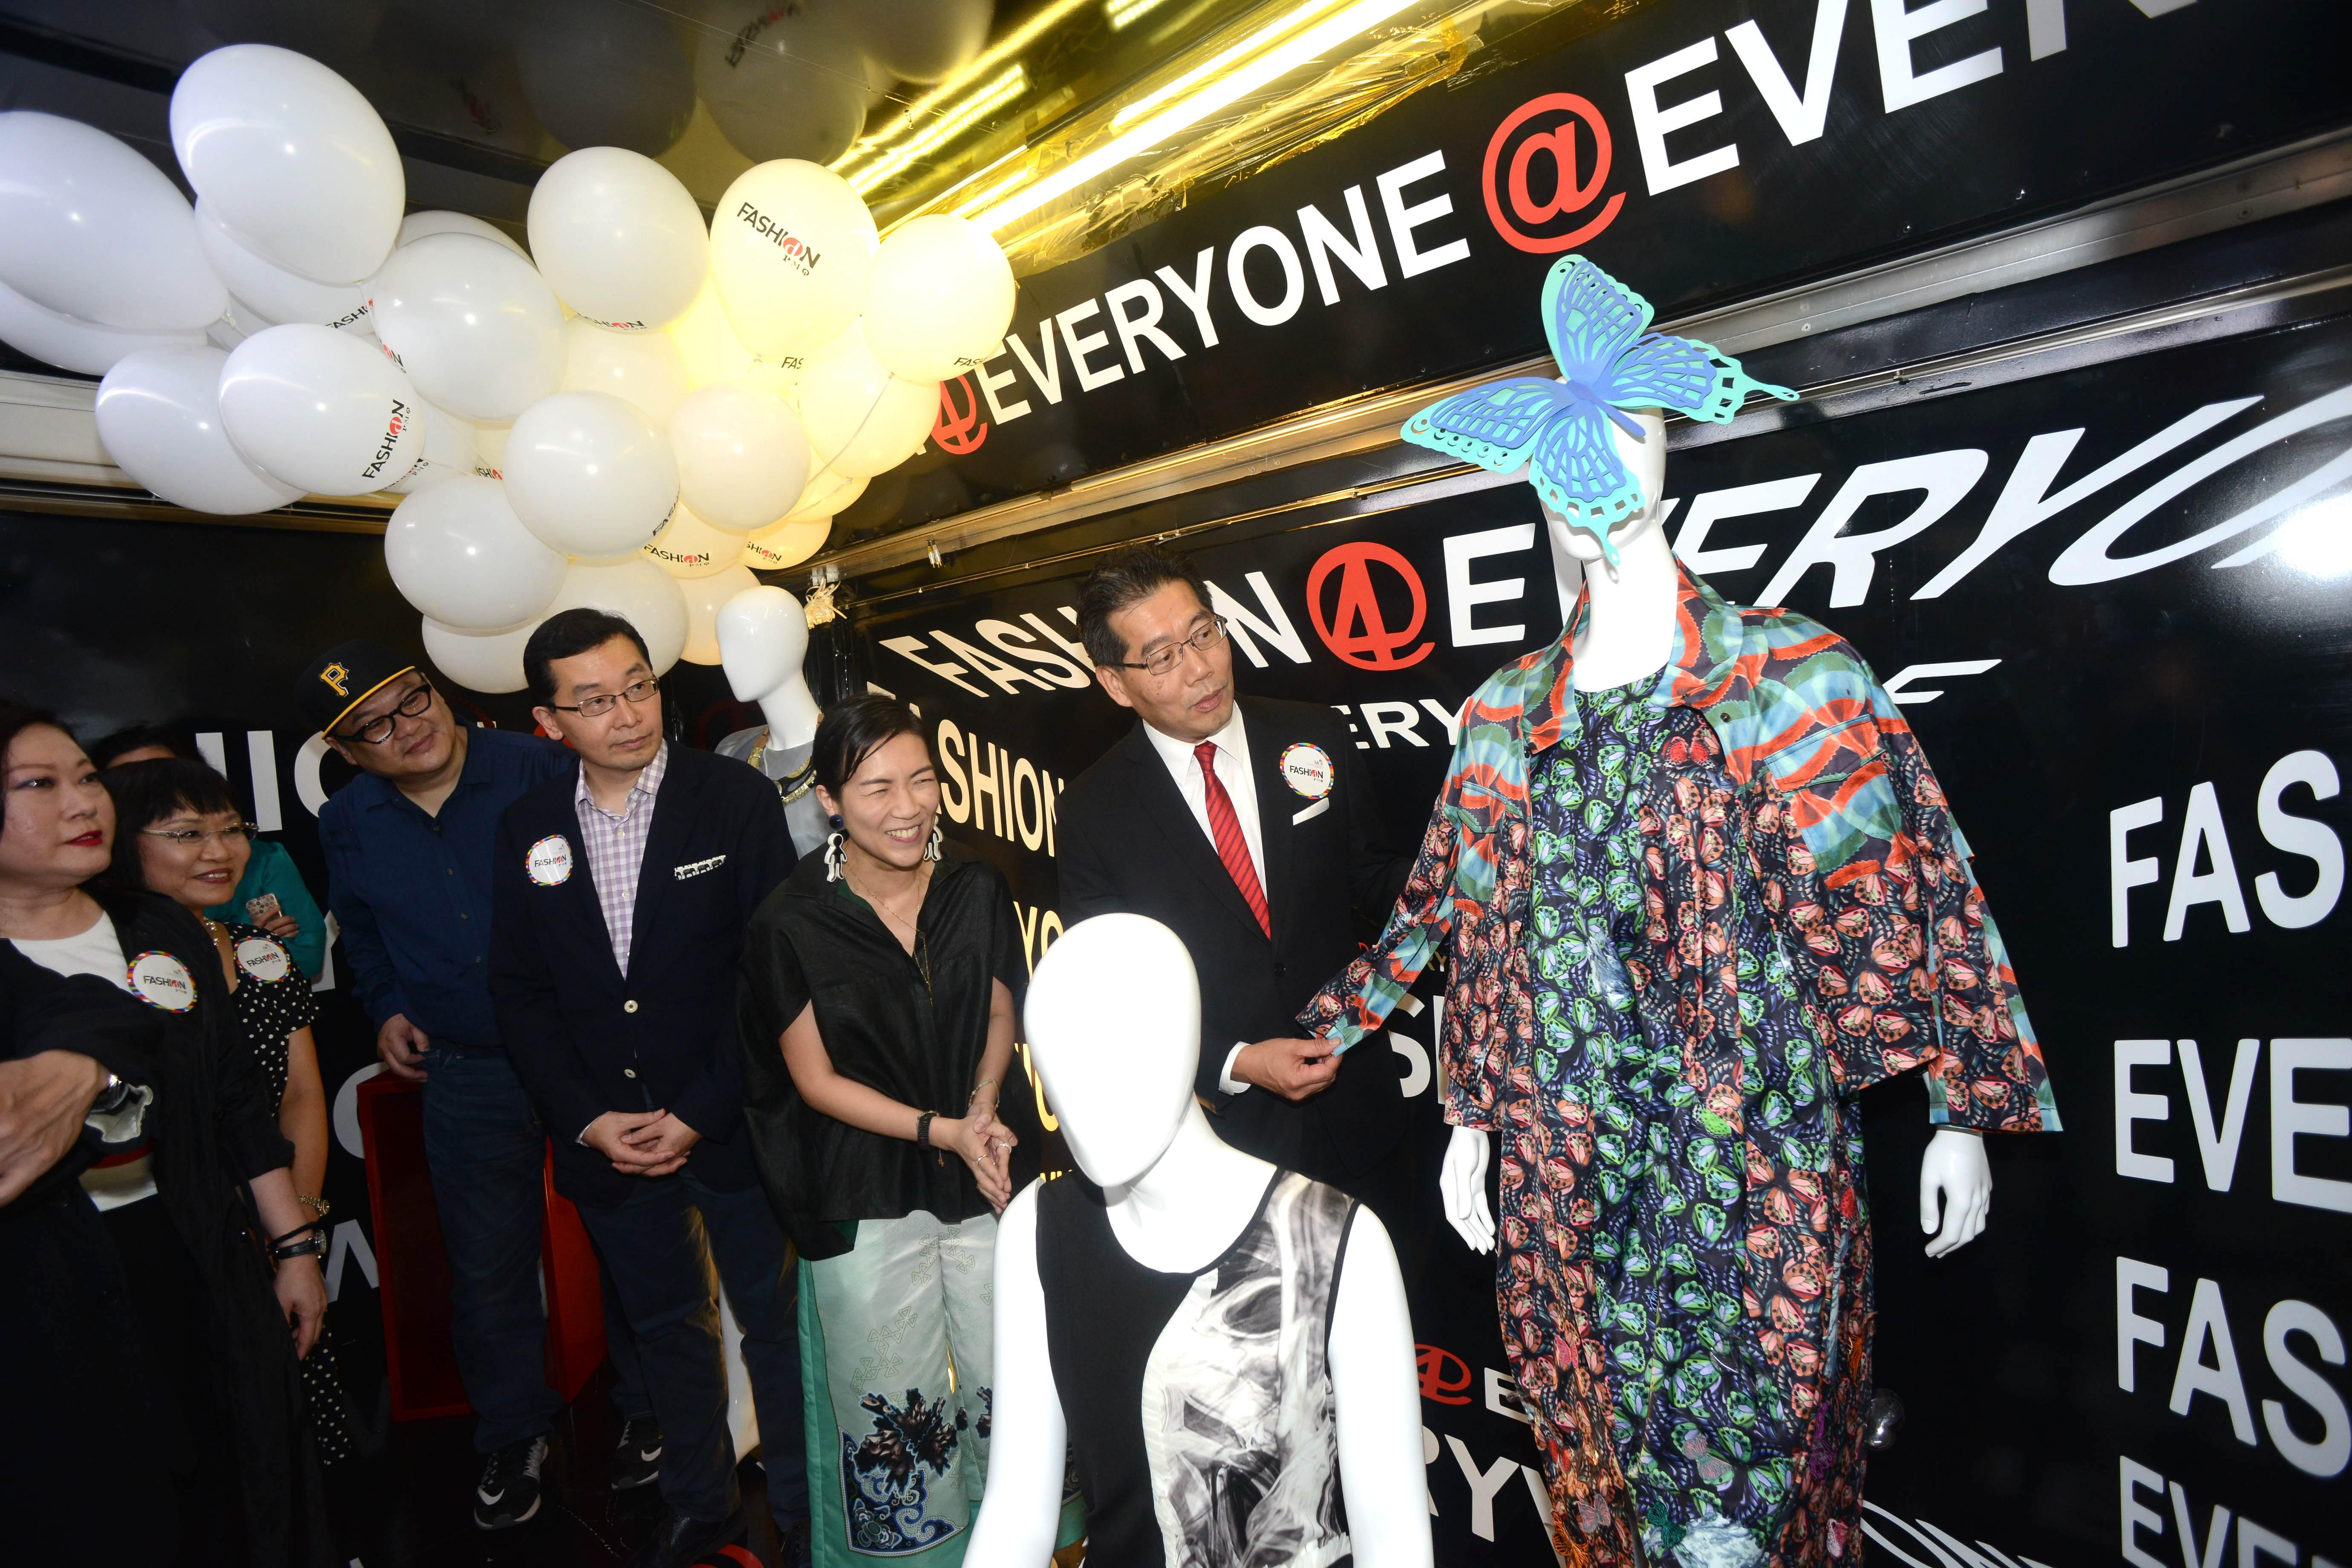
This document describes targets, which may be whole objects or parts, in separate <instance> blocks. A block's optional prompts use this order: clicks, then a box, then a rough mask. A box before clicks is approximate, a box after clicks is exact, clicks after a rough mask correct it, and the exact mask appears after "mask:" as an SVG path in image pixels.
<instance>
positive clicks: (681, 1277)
mask: <svg viewBox="0 0 2352 1568" xmlns="http://www.w3.org/2000/svg"><path fill="white" fill-rule="evenodd" d="M523 669H524V672H525V674H526V676H527V677H528V678H529V679H530V688H531V694H532V696H533V697H534V698H535V699H536V700H537V703H538V705H537V707H536V708H535V709H534V712H535V713H536V714H537V715H538V718H539V721H540V724H541V727H542V728H543V729H545V730H546V731H549V732H550V733H551V734H553V735H555V736H557V737H558V738H559V739H562V740H564V741H568V742H570V743H571V744H572V748H573V749H574V750H575V751H577V752H579V754H580V763H579V766H578V767H577V768H575V769H572V770H567V771H566V772H565V773H562V774H560V775H558V776H557V777H555V778H552V779H550V780H548V781H547V782H546V783H544V784H539V785H537V786H535V787H533V788H532V789H530V791H528V792H527V793H525V794H524V795H522V796H521V798H520V799H519V800H517V801H516V802H515V804H514V805H512V806H510V807H509V808H508V810H507V813H506V815H505V816H504V817H503V818H502V819H501V820H500V822H499V839H498V848H497V851H496V860H495V863H494V864H493V866H492V868H491V877H492V889H493V898H494V903H493V910H494V913H495V916H496V919H495V921H494V923H493V931H492V936H491V944H490V997H491V1001H492V1003H493V1004H494V1005H495V1006H496V1008H497V1012H498V1020H499V1032H500V1034H501V1036H502V1037H504V1038H505V1040H506V1042H507V1049H508V1050H509V1053H511V1055H512V1057H513V1058H514V1063H515V1068H516V1069H517V1071H518V1072H519V1073H520V1076H521V1078H522V1080H523V1084H524V1087H525V1088H526V1089H528V1090H529V1091H530V1098H531V1101H532V1104H533V1105H534V1106H535V1107H536V1108H537V1110H538V1111H539V1115H540V1119H541V1121H543V1122H545V1123H546V1126H547V1131H548V1133H549V1135H550V1137H551V1140H552V1141H553V1143H554V1148H555V1184H556V1187H557V1188H558V1190H559V1191H561V1192H562V1194H564V1196H566V1197H568V1198H570V1199H571V1200H572V1202H573V1203H575V1204H577V1205H579V1207H580V1217H581V1219H582V1221H583V1223H584V1224H585V1225H586V1226H587V1228H588V1234H589V1236H590V1237H592V1238H593V1240H594V1241H595V1243H596V1248H597V1251H598V1253H599V1254H600V1255H601V1256H602V1258H604V1266H605V1268H607V1269H609V1270H610V1271H611V1275H612V1279H613V1284H614V1289H615V1290H616V1292H617V1293H618V1295H619V1297H620V1300H621V1306H622V1310H624V1312H625V1314H626V1315H627V1318H628V1321H629V1326H630V1328H631V1329H632V1330H633V1331H635V1335H636V1338H637V1344H638V1349H639V1352H640V1353H641V1355H642V1357H643V1360H644V1365H645V1377H646V1391H647V1393H648V1394H651V1396H652V1398H653V1403H654V1410H655V1413H656V1415H659V1416H660V1418H661V1424H662V1430H663V1433H664V1435H665V1437H666V1446H665V1447H664V1450H663V1453H662V1456H661V1472H660V1483H661V1489H662V1496H663V1498H664V1500H666V1501H667V1503H668V1504H669V1507H670V1514H671V1517H670V1518H669V1519H668V1520H667V1521H664V1523H663V1525H662V1526H661V1528H660V1529H659V1530H658V1531H656V1533H655V1535H654V1537H653V1538H652V1539H651V1540H649V1541H647V1542H646V1544H645V1546H644V1547H643V1548H641V1549H640V1551H639V1552H637V1554H636V1555H635V1557H633V1558H631V1559H630V1562H631V1563H632V1564H633V1568H634V1565H638V1564H645V1565H651V1564H661V1565H663V1568H668V1565H671V1564H679V1565H683V1564H687V1563H695V1562H698V1561H699V1560H700V1559H701V1557H702V1556H703V1555H704V1554H706V1553H708V1552H713V1551H714V1550H716V1549H717V1548H719V1547H721V1546H723V1545H725V1544H727V1543H728V1542H730V1541H733V1540H735V1539H737V1538H738V1536H739V1535H740V1531H741V1530H742V1528H743V1519H742V1512H741V1503H740V1497H739V1495H738V1493H737V1489H736V1485H735V1458H736V1456H735V1452H734V1447H733V1444H732V1443H731V1441H730V1436H729V1433H728V1422H727V1377H726V1371H725V1365H724V1362H723V1360H722V1356H723V1354H724V1349H725V1347H724V1346H723V1345H722V1344H721V1343H720V1341H719V1317H718V1313H717V1311H716V1310H714V1309H713V1307H712V1305H711V1301H710V1298H709V1287H708V1285H707V1283H706V1281H707V1279H708V1277H709V1269H710V1267H711V1263H712V1261H713V1260H714V1259H715V1261H716V1263H717V1265H718V1272H719V1279H721V1280H722V1281H723V1282H724V1283H725V1285H726V1288H727V1297H728V1300H729V1301H730V1303H731V1304H732V1306H733V1307H734V1310H735V1316H736V1321H737V1323H738V1324H739V1325H740V1327H741V1329H742V1331H743V1361H744V1364H745V1368H746V1370H747V1371H748V1372H749V1373H751V1389H752V1394H753V1396H754V1398H755V1399H756V1401H757V1404H758V1408H759V1415H760V1431H761V1439H762V1443H761V1447H762V1450H763V1458H764V1460H765V1463H766V1468H767V1475H768V1499H769V1507H770V1510H771V1511H772V1514H773V1515H774V1518H775V1521H776V1525H777V1528H778V1529H779V1530H780V1531H784V1530H790V1529H791V1528H793V1526H794V1525H795V1524H796V1523H797V1522H799V1521H803V1520H804V1519H805V1518H806V1517H807V1512H808V1489H807V1480H806V1466H805V1464H804V1463H803V1456H802V1447H803V1444H802V1437H801V1385H800V1354H799V1345H798V1330H797V1326H796V1321H795V1312H794V1299H793V1277H792V1275H791V1274H790V1273H788V1272H787V1268H788V1263H787V1260H786V1256H785V1248H784V1237H783V1232H782V1229H781V1228H780V1227H779V1226H778V1225H777V1223H776V1220H775V1217H774V1215H772V1214H771V1213H770V1212H769V1209H768V1204H767V1199H766V1197H765V1196H764V1195H763V1194H761V1189H760V1183H759V1173H758V1171H757V1170H756V1168H755V1167H754V1166H753V1164H752V1160H751V1139H750V1138H749V1137H748V1136H746V1135H745V1134H744V1133H743V1131H742V1129H741V1121H742V1110H743V1079H742V1067H741V1063H740V1058H738V1057H737V1055H736V1048H737V1047H736V1044H735V1038H736V1031H735V991H736V969H737V965H738V963H740V959H741V957H742V952H743V936H744V931H745V929H746V927H747V926H748V924H749V922H750V921H751V914H752V911H753V910H757V909H758V908H759V906H760V903H761V900H764V899H765V898H766V897H767V895H768V894H769V892H770V891H772V889H774V888H775V887H776V886H777V885H778V884H779V883H781V882H782V880H783V879H784V877H785V874H786V873H787V872H789V871H790V870H791V869H792V867H793V858H794V857H793V847H792V840H791V838H790V837H789V836H788V835H787V834H786V832H785V829H784V822H783V817H782V815H781V814H779V813H778V812H777V810H776V796H775V791H774V789H773V788H772V786H771V785H770V784H768V782H767V781H766V780H765V779H762V778H761V777H760V776H759V775H758V774H756V773H752V772H751V770H750V769H747V768H745V767H744V766H743V765H742V764H740V763H733V762H729V761H728V760H726V759H725V758H722V757H718V756H714V755H712V754H711V753H709V752H697V751H691V750H688V749H687V748H685V747H682V746H673V745H670V744H669V743H667V742H666V741H665V739H664V737H663V726H662V702H661V691H660V689H659V687H658V686H657V685H656V682H655V679H654V675H653V669H652V667H651V662H650V658H649V657H648V655H647V654H646V645H645V642H644V639H643V638H641V637H638V635H637V633H636V631H635V628H634V627H632V626H630V625H629V624H628V623H627V622H626V621H625V620H622V619H620V618H619V617H618V616H610V615H606V614H605V613H604V612H603V611H601V610H588V609H580V610H567V611H564V612H563V613H562V614H560V615H557V616H551V617H550V618H549V619H548V620H547V622H546V623H545V624H543V625H542V626H540V627H539V629H538V630H537V631H535V632H533V633H532V634H531V637H530V642H529V644H528V645H527V646H526V647H525V648H524V651H523ZM706 1237H707V1246H706Z"/></svg>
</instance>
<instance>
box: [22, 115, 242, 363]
mask: <svg viewBox="0 0 2352 1568" xmlns="http://www.w3.org/2000/svg"><path fill="white" fill-rule="evenodd" d="M0 283H5V284H6V285H7V286H8V287H9V288H11V289H15V290H16V292H17V293H19V294H22V295H23V296H24V297H25V298H26V299H27V300H31V301H32V302H33V303H34V304H36V305H38V306H40V307H41V308H42V309H43V310H52V311H55V312H56V313H58V315H61V316H72V317H75V318H77V319H79V320H81V321H88V322H89V323H90V324H91V325H93V326H100V327H111V328H114V329H115V330H117V331H137V332H157V331H165V332H168V331H192V330H193V331H203V330H204V328H205V326H206V325H207V324H208V323H210V322H212V321H215V320H217V319H218V318H219V316H220V313H221V312H222V311H223V310H226V309H227V308H228V296H227V293H226V290H224V289H222V288H221V286H220V280H219V279H215V277H214V276H213V275H212V269H211V268H208V267H206V266H205V258H204V256H203V253H202V252H200V251H199V250H198V249H197V248H196V235H195V229H194V224H193V220H192V219H191V217H190V215H189V212H188V202H187V198H186V197H184V196H183V195H180V192H179V189H178V187H177V186H175V185H173V184H172V182H171V181H170V180H168V179H166V178H165V177H164V175H163V171H162V170H161V169H158V168H157V167H155V165H154V164H152V163H149V162H148V161H147V160H146V159H144V158H142V157H141V156H140V155H139V154H138V153H135V152H133V151H131V148H130V147H128V146H127V145H125V144H124V143H122V142H119V141H117V140H116V139H115V138H113V137H111V136H109V135H108V134H107V133H106V132H103V131H100V130H98V129H96V128H95V127H93V126H89V125H84V124H82V123H81V122H80V121H74V120H64V119H60V118H58V116H57V115H54V114H40V113H37V112H35V111H33V110H12V111H10V112H8V113H5V114H0Z"/></svg>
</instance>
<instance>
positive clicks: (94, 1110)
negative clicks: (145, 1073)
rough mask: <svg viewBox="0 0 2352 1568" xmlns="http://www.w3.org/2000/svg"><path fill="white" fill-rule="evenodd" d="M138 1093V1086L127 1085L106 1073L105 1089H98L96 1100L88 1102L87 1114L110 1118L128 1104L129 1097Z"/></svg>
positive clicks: (133, 1084) (129, 1101)
mask: <svg viewBox="0 0 2352 1568" xmlns="http://www.w3.org/2000/svg"><path fill="white" fill-rule="evenodd" d="M138 1092H139V1085H137V1084H135V1083H127V1082H125V1081H124V1080H123V1079H120V1078H117V1077H116V1076H115V1075H114V1074H112V1073H108V1074H107V1075H106V1087H105V1088H104V1089H100V1090H99V1091H98V1098H97V1099H96V1100H91V1101H90V1102H89V1114H90V1115H92V1116H111V1115H113V1114H114V1113H115V1112H116V1111H118V1110H121V1109H122V1108H123V1107H124V1106H126V1105H128V1104H130V1103H131V1096H132V1095H135V1094H137V1093H138Z"/></svg>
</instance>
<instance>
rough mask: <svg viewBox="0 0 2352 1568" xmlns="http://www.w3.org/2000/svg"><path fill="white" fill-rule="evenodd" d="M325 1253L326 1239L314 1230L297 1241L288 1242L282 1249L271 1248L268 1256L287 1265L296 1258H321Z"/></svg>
mask: <svg viewBox="0 0 2352 1568" xmlns="http://www.w3.org/2000/svg"><path fill="white" fill-rule="evenodd" d="M326 1251H327V1238H326V1237H323V1236H321V1235H320V1234H319V1233H318V1232H317V1231H315V1230H314V1231H312V1232H311V1233H310V1235H308V1236H306V1237H302V1238H301V1239H300V1240H299V1241H289V1242H288V1243H287V1244H286V1245H285V1246H283V1247H271V1248H270V1249H269V1256H270V1258H272V1259H273V1260H275V1261H277V1262H279V1263H288V1262H291V1261H292V1260H293V1259H295V1258H322V1257H324V1256H325V1255H326Z"/></svg>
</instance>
